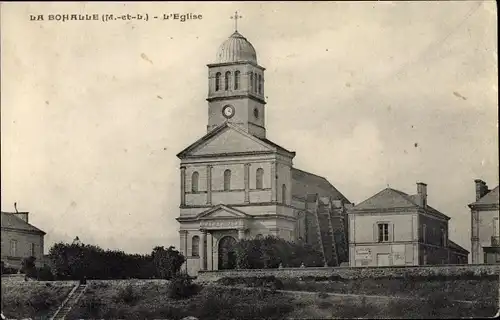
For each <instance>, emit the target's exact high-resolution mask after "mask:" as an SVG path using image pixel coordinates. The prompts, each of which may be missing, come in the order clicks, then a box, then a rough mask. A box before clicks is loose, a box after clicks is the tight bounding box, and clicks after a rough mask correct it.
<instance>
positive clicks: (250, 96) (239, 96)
mask: <svg viewBox="0 0 500 320" xmlns="http://www.w3.org/2000/svg"><path fill="white" fill-rule="evenodd" d="M234 99H251V100H255V101H257V102H259V103H262V104H264V105H265V104H267V102H266V101H265V100H264V99H262V98H260V97H256V96H254V95H253V94H248V93H244V94H235V95H230V96H211V97H208V98H207V99H206V100H207V101H208V102H213V101H225V100H234Z"/></svg>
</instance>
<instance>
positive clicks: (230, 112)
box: [222, 105, 234, 119]
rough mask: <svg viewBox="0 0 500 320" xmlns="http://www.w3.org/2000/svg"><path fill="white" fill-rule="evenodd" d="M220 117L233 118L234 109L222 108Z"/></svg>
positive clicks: (230, 107)
mask: <svg viewBox="0 0 500 320" xmlns="http://www.w3.org/2000/svg"><path fill="white" fill-rule="evenodd" d="M222 115H223V116H224V117H225V118H226V119H230V118H232V117H233V116H234V107H233V106H230V105H227V106H224V108H222Z"/></svg>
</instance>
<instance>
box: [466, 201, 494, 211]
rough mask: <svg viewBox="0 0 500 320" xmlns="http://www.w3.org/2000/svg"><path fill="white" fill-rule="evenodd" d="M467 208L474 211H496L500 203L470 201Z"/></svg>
mask: <svg viewBox="0 0 500 320" xmlns="http://www.w3.org/2000/svg"><path fill="white" fill-rule="evenodd" d="M469 208H471V210H475V211H496V210H500V205H499V204H498V203H486V204H482V203H480V204H476V203H471V204H469Z"/></svg>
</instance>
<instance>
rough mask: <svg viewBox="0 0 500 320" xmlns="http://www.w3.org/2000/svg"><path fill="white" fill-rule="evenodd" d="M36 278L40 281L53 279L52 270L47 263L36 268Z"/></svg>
mask: <svg viewBox="0 0 500 320" xmlns="http://www.w3.org/2000/svg"><path fill="white" fill-rule="evenodd" d="M37 273H38V280H40V281H52V280H54V275H53V274H52V271H51V270H50V267H49V266H48V265H44V266H43V267H41V268H38V271H37Z"/></svg>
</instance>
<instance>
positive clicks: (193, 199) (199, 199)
mask: <svg viewBox="0 0 500 320" xmlns="http://www.w3.org/2000/svg"><path fill="white" fill-rule="evenodd" d="M206 203H207V193H206V192H203V193H188V194H186V205H188V206H189V205H204V204H206Z"/></svg>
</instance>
